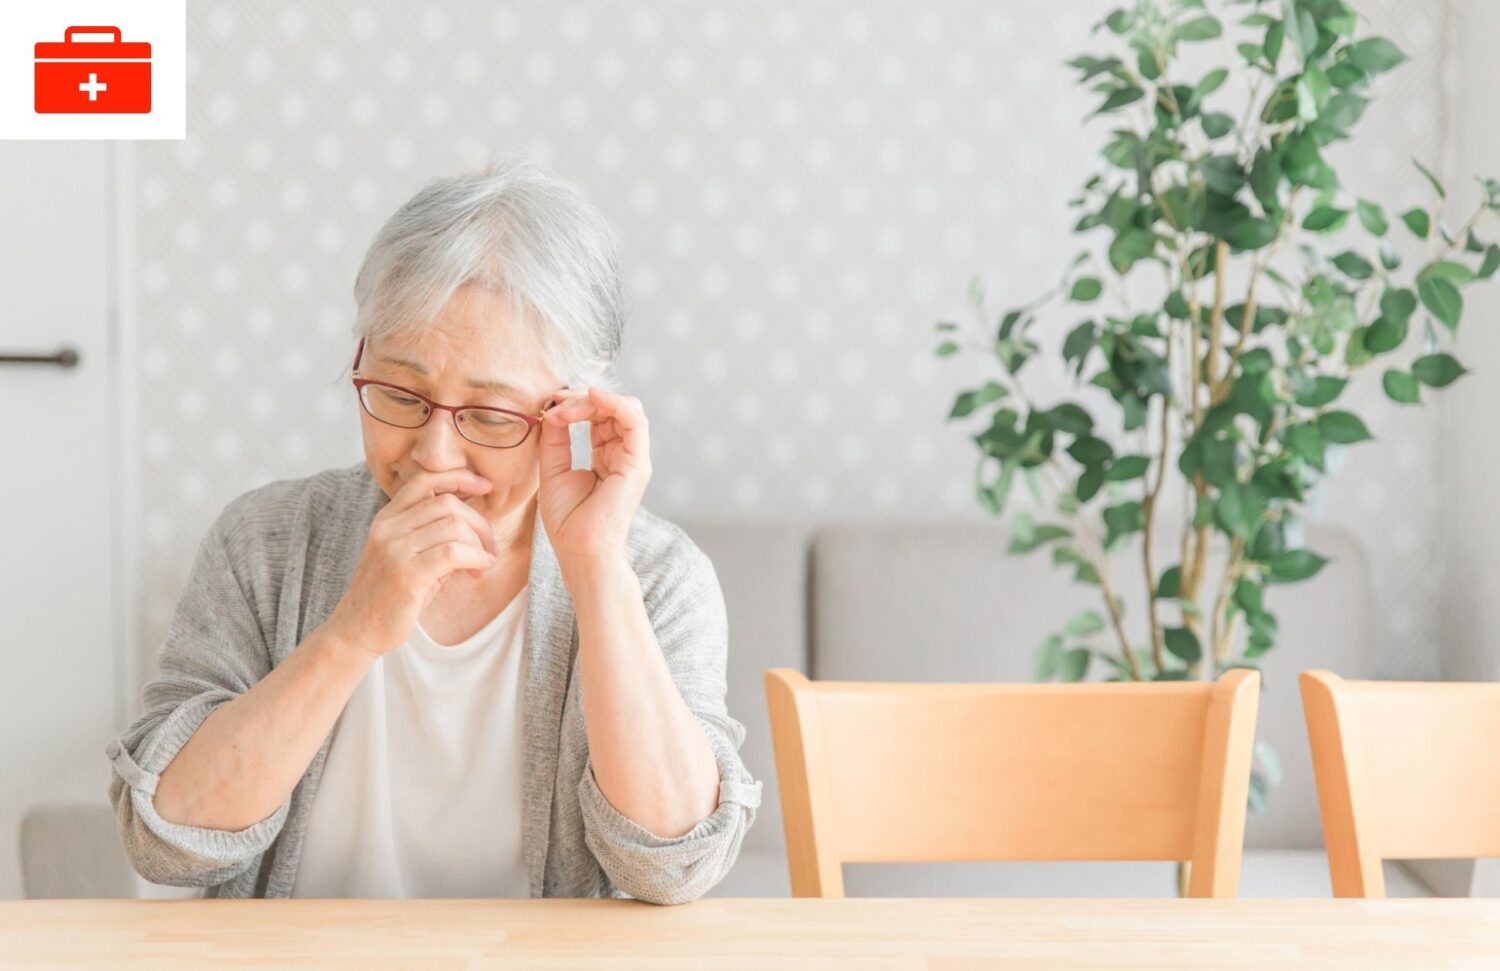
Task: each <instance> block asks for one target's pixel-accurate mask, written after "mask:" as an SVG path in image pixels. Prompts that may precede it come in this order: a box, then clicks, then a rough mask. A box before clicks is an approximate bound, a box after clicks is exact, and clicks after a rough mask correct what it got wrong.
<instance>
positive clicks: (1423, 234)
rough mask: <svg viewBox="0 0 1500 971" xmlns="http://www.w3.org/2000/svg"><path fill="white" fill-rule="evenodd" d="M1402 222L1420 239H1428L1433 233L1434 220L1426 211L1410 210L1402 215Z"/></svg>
mask: <svg viewBox="0 0 1500 971" xmlns="http://www.w3.org/2000/svg"><path fill="white" fill-rule="evenodd" d="M1401 221H1402V222H1404V223H1406V228H1407V229H1409V230H1411V231H1412V233H1413V235H1415V236H1417V237H1418V238H1419V239H1426V238H1427V234H1428V233H1430V232H1432V220H1431V218H1430V217H1428V215H1427V211H1426V210H1425V209H1408V210H1406V211H1405V212H1403V213H1402V214H1401Z"/></svg>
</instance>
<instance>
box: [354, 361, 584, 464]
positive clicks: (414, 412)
mask: <svg viewBox="0 0 1500 971" xmlns="http://www.w3.org/2000/svg"><path fill="white" fill-rule="evenodd" d="M364 353H365V341H364V338H360V341H359V349H358V350H357V351H355V352H354V373H355V374H358V373H359V361H360V358H361V357H363V356H364ZM563 387H565V388H566V387H567V385H563ZM354 390H355V392H356V393H357V394H358V395H359V403H360V405H362V406H363V407H364V409H365V413H366V414H368V415H369V416H370V417H371V418H373V419H375V420H376V421H380V422H384V423H385V424H387V425H395V426H396V427H397V428H421V427H422V426H423V425H425V424H427V419H429V418H431V417H432V413H433V412H434V411H435V410H437V409H442V410H443V411H451V412H453V425H454V427H455V428H457V429H458V433H459V434H460V435H462V436H463V437H464V438H466V439H468V440H469V441H471V442H473V443H474V444H475V445H483V446H485V447H486V448H515V447H516V446H517V445H520V444H521V443H522V442H524V441H526V436H528V435H530V434H531V429H532V426H534V425H540V424H541V423H542V416H543V415H545V414H546V413H547V411H548V410H549V409H550V408H552V407H553V406H554V405H555V404H557V402H548V403H547V405H546V407H544V408H543V409H542V410H541V411H539V412H538V413H536V414H535V415H527V414H523V413H522V412H519V411H511V410H510V409H509V408H487V407H484V406H481V405H469V406H465V407H462V408H458V407H454V406H453V405H440V404H438V403H437V402H436V401H433V400H432V399H431V398H429V397H427V396H426V395H423V394H419V393H418V392H416V391H413V390H411V389H410V388H403V387H401V386H400V385H398V384H391V383H390V382H388V381H376V380H374V379H373V378H360V377H356V378H355V379H354Z"/></svg>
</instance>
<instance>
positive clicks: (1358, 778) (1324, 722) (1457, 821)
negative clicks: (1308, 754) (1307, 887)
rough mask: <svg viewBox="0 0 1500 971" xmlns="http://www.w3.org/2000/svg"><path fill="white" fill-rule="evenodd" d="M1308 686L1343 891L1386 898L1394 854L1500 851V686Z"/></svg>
mask: <svg viewBox="0 0 1500 971" xmlns="http://www.w3.org/2000/svg"><path fill="white" fill-rule="evenodd" d="M1301 682H1302V708H1303V711H1304V713H1305V714H1306V716H1307V736H1308V740H1309V742H1310V744H1311V745H1312V757H1313V772H1314V774H1315V775H1316V777H1317V780H1318V806H1319V809H1320V810H1321V812H1322V814H1323V840H1324V843H1325V844H1326V845H1327V847H1328V871H1329V875H1330V876H1331V877H1332V879H1333V895H1334V896H1335V897H1384V896H1385V877H1384V874H1383V873H1382V872H1381V861H1382V860H1384V859H1396V860H1418V859H1452V858H1461V857H1480V856H1500V760H1497V758H1496V756H1495V742H1496V739H1500V684H1490V683H1437V682H1411V681H1345V680H1344V679H1343V678H1341V677H1339V676H1338V675H1336V674H1333V673H1332V672H1329V671H1304V672H1303V673H1302V677H1301Z"/></svg>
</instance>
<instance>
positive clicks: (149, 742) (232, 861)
mask: <svg viewBox="0 0 1500 971" xmlns="http://www.w3.org/2000/svg"><path fill="white" fill-rule="evenodd" d="M225 529H226V516H223V515H221V517H220V518H219V520H217V521H216V522H215V523H214V525H213V527H212V528H210V530H209V532H208V533H207V535H206V536H205V537H204V539H203V541H202V542H201V543H200V544H199V547H198V551H197V554H196V556H195V558H194V562H193V566H192V569H191V571H190V572H189V576H188V580H187V583H186V585H185V587H184V589H183V593H182V596H181V597H180V598H179V600H178V604H177V609H176V612H175V613H174V615H173V618H172V621H171V624H170V625H169V627H168V631H167V636H166V640H165V642H164V643H163V646H162V650H161V655H160V669H161V670H160V675H159V677H158V678H157V680H155V681H153V682H151V683H150V684H148V685H147V686H146V687H145V689H144V691H143V695H142V697H143V701H144V709H145V710H144V713H143V714H142V715H141V716H140V718H138V719H137V720H136V721H135V723H134V724H132V725H131V726H130V727H129V728H128V729H127V730H126V731H125V732H124V733H123V734H122V735H120V736H119V737H117V738H114V739H112V740H111V741H110V742H109V744H108V745H106V746H105V750H104V752H105V755H106V756H107V757H108V758H109V760H110V763H111V765H112V766H113V770H114V771H113V775H112V776H111V778H110V782H109V799H110V803H111V804H112V805H113V806H114V810H115V817H116V821H117V822H118V824H119V829H120V837H121V840H122V841H123V843H124V847H125V852H126V855H127V856H128V858H129V859H130V862H131V865H132V866H133V867H134V868H135V870H136V872H138V873H139V874H140V875H141V876H142V877H144V878H146V879H147V880H150V881H151V882H153V883H161V884H169V885H173V886H182V887H189V886H196V887H206V886H213V885H215V884H219V883H223V882H225V881H227V880H229V879H231V878H233V877H235V876H237V875H238V874H240V873H241V872H243V871H244V870H245V869H247V868H248V867H250V866H251V865H253V864H254V863H255V861H256V859H257V858H258V857H259V856H260V854H261V853H263V852H264V851H265V850H266V849H267V848H268V847H269V846H270V845H271V843H272V842H273V841H274V840H275V839H276V836H277V834H279V833H280V831H281V827H282V824H283V823H285V821H286V817H287V813H288V811H289V809H290V807H291V800H290V798H288V799H287V801H285V802H283V803H282V805H281V806H280V807H279V808H277V810H276V811H275V812H274V813H272V814H271V815H270V816H268V817H267V818H265V819H263V820H261V821H259V822H257V823H255V824H253V825H251V826H249V827H247V828H245V829H242V830H220V829H210V828H205V827H198V826H187V825H183V824H180V823H173V822H168V821H167V820H165V819H163V818H162V817H161V815H160V814H159V813H158V812H157V811H156V805H155V802H154V797H155V794H156V788H157V785H158V783H159V782H160V781H161V773H162V772H163V771H164V770H165V769H166V767H167V766H168V765H170V764H171V762H172V760H173V759H174V758H176V757H177V753H178V752H179V751H181V750H182V747H183V746H184V745H186V744H187V741H188V739H189V738H191V737H192V735H193V733H194V732H196V731H197V730H198V727H199V726H200V725H202V724H203V721H204V720H205V719H206V718H207V717H208V716H209V715H211V714H212V713H213V712H214V710H215V709H217V708H218V707H219V706H220V705H222V704H224V703H225V702H227V701H231V700H233V699H234V698H236V697H237V696H239V695H240V694H242V693H244V692H245V691H246V690H248V689H249V687H250V686H251V685H253V684H255V683H256V682H257V681H258V680H260V679H261V678H262V677H264V676H265V675H266V674H267V673H268V672H269V670H270V654H269V651H268V650H267V648H266V642H265V638H264V636H263V634H262V631H261V627H260V624H259V622H258V621H257V619H256V616H255V612H254V610H253V608H252V606H251V603H250V598H249V597H248V596H247V593H246V589H245V587H244V586H243V585H242V582H241V578H240V577H238V576H237V575H236V573H235V571H234V569H233V568H232V567H231V564H230V559H229V556H228V553H227V550H226V541H225Z"/></svg>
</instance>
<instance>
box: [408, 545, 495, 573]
mask: <svg viewBox="0 0 1500 971" xmlns="http://www.w3.org/2000/svg"><path fill="white" fill-rule="evenodd" d="M416 561H417V563H418V564H419V565H420V566H421V568H422V569H423V570H424V571H426V572H429V573H430V572H432V571H436V572H437V574H438V575H439V576H446V575H448V574H449V573H456V572H458V571H460V570H487V569H489V567H490V566H491V565H492V564H493V563H494V562H495V560H494V557H492V556H490V555H489V554H488V553H486V552H485V551H484V550H482V549H480V548H479V547H477V546H475V545H474V544H473V543H468V542H465V541H464V540H453V541H451V542H447V543H439V544H438V545H436V546H433V547H429V548H428V549H425V550H423V551H422V552H421V553H418V554H417V556H416Z"/></svg>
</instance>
